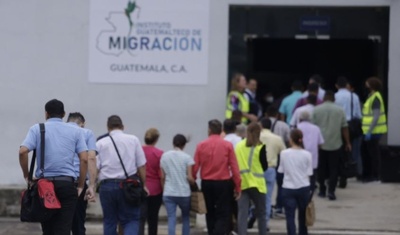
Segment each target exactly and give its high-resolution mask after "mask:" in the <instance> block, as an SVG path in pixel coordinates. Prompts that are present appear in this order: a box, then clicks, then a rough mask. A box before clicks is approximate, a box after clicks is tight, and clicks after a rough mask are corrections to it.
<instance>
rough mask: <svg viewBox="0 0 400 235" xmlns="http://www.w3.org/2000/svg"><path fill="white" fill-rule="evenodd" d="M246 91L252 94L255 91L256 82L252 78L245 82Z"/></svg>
mask: <svg viewBox="0 0 400 235" xmlns="http://www.w3.org/2000/svg"><path fill="white" fill-rule="evenodd" d="M247 89H249V90H250V91H251V92H253V93H256V91H257V80H256V79H254V78H250V80H249V81H248V82H247Z"/></svg>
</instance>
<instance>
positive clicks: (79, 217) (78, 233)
mask: <svg viewBox="0 0 400 235" xmlns="http://www.w3.org/2000/svg"><path fill="white" fill-rule="evenodd" d="M67 123H68V124H70V125H72V126H75V127H80V128H81V130H82V133H83V136H84V138H85V143H86V146H87V148H88V172H89V174H88V175H89V178H87V177H85V185H84V188H83V191H82V193H81V195H80V196H79V197H78V201H77V203H76V209H75V214H74V219H73V221H72V229H71V232H72V235H85V234H86V228H85V221H86V209H87V204H88V201H92V202H94V201H95V197H94V196H93V197H90V198H88V197H87V195H94V194H95V193H94V192H95V184H96V178H97V168H96V138H95V137H94V134H93V131H91V130H89V129H86V128H85V117H84V116H83V115H82V114H81V113H79V112H75V113H70V114H69V115H68V119H67ZM74 166H75V173H76V177H78V180H79V171H80V161H79V156H78V155H77V154H75V158H74ZM88 179H89V186H88V185H87V184H86V180H88ZM76 183H78V181H77V182H76Z"/></svg>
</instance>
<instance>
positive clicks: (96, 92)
mask: <svg viewBox="0 0 400 235" xmlns="http://www.w3.org/2000/svg"><path fill="white" fill-rule="evenodd" d="M391 3H392V4H393V8H392V10H391V21H392V22H391V36H390V42H391V43H390V68H391V69H390V74H389V83H390V85H389V93H390V99H391V100H390V101H389V109H390V111H389V122H390V128H389V129H390V130H394V131H390V132H389V143H391V144H395V143H397V142H398V141H397V140H398V139H399V137H400V136H399V135H400V131H396V130H400V122H399V121H398V120H400V117H399V116H400V112H398V111H394V110H400V107H399V106H400V104H396V100H395V99H396V97H395V94H396V93H395V92H394V91H396V92H397V91H398V89H396V88H399V87H400V82H399V80H398V79H397V78H398V77H400V68H399V66H398V65H399V62H400V61H399V60H400V56H399V55H400V47H399V46H398V44H395V42H398V41H399V39H400V35H399V34H400V27H398V25H400V4H399V2H398V1H390V0H332V1H325V0H318V1H317V0H285V1H283V0H264V1H263V0H218V1H216V0H211V4H210V34H209V35H210V48H209V71H208V85H206V86H154V85H152V86H149V85H105V84H91V83H89V82H88V79H87V65H88V25H89V22H88V21H89V3H88V1H80V0H70V1H51V0H32V1H23V0H3V1H0V32H1V34H0V76H1V83H0V97H1V98H0V107H1V108H2V111H1V115H0V122H1V123H2V125H3V127H2V130H3V131H2V138H1V141H0V149H1V151H2V154H1V165H0V185H1V184H20V183H23V179H22V173H21V171H20V167H19V164H18V154H17V153H18V148H19V145H20V144H21V142H22V141H23V139H24V137H25V135H26V133H27V130H28V128H29V127H30V126H31V125H33V124H34V123H38V122H42V121H44V104H45V103H46V102H47V101H48V100H50V99H52V98H57V99H60V100H62V101H63V102H64V105H65V109H66V112H71V111H80V112H82V113H83V114H84V115H85V117H86V119H87V127H88V128H90V129H92V130H93V131H94V132H95V134H97V135H100V134H102V133H104V132H105V131H106V127H105V124H106V118H107V117H108V116H109V115H111V114H118V115H120V116H121V117H122V119H123V121H124V124H125V127H126V132H128V133H133V134H136V135H137V136H138V137H139V138H140V139H142V136H143V134H144V132H145V130H146V129H147V128H149V127H152V126H154V127H157V128H159V130H160V132H161V139H160V143H159V147H161V148H162V149H165V150H167V149H169V148H170V146H171V142H172V137H173V135H174V134H176V133H178V132H181V133H183V134H189V135H191V137H192V140H191V142H190V143H189V144H188V146H187V149H186V150H187V152H189V153H190V154H193V152H194V148H195V145H196V144H197V143H198V142H199V141H200V140H202V139H204V138H205V137H206V134H207V121H208V120H209V119H211V118H220V119H222V118H223V114H224V106H225V94H226V79H227V61H228V58H227V56H228V15H229V4H257V5H323V6H328V5H343V6H349V5H357V6H360V5H389V4H391ZM391 101H392V102H391ZM397 103H398V102H397ZM392 110H393V111H392Z"/></svg>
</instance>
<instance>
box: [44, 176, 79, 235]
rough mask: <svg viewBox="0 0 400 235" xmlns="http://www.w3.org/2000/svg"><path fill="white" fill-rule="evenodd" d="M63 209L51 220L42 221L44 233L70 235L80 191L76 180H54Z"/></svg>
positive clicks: (45, 234) (55, 189)
mask: <svg viewBox="0 0 400 235" xmlns="http://www.w3.org/2000/svg"><path fill="white" fill-rule="evenodd" d="M53 183H54V191H55V193H56V196H57V198H58V200H59V201H60V203H61V209H60V210H59V211H58V212H57V213H56V214H55V215H54V216H53V218H51V219H50V220H49V221H47V222H44V223H41V225H42V231H43V235H70V233H71V227H72V219H73V217H74V213H75V208H76V202H77V200H78V193H77V191H76V187H75V184H74V182H72V181H71V182H68V181H61V180H60V181H57V180H55V181H53Z"/></svg>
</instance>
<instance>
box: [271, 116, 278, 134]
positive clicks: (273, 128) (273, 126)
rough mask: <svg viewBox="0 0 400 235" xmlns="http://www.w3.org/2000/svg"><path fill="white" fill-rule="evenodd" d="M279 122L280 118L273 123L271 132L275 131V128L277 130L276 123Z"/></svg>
mask: <svg viewBox="0 0 400 235" xmlns="http://www.w3.org/2000/svg"><path fill="white" fill-rule="evenodd" d="M277 122H278V119H275V121H274V123H272V126H271V132H274V130H275V125H276V123H277Z"/></svg>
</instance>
